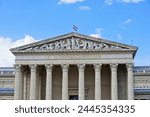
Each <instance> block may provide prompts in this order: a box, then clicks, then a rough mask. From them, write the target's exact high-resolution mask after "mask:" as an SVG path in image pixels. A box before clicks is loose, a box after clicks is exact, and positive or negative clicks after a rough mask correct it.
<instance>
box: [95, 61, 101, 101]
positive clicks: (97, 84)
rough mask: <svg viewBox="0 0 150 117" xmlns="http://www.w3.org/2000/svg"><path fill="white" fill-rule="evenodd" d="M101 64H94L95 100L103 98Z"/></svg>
mask: <svg viewBox="0 0 150 117" xmlns="http://www.w3.org/2000/svg"><path fill="white" fill-rule="evenodd" d="M101 66H102V65H101V64H94V68H95V100H101Z"/></svg>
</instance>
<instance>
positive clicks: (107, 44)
mask: <svg viewBox="0 0 150 117" xmlns="http://www.w3.org/2000/svg"><path fill="white" fill-rule="evenodd" d="M119 50H122V51H123V50H133V51H136V50H137V47H135V46H130V45H125V44H121V43H116V42H112V41H108V40H105V39H101V38H95V37H91V36H87V35H82V34H78V33H69V34H65V35H61V36H57V37H54V38H49V39H46V40H42V41H39V42H36V43H32V44H28V45H24V46H20V47H17V48H12V49H11V51H12V52H13V53H15V52H63V51H65V52H67V51H119Z"/></svg>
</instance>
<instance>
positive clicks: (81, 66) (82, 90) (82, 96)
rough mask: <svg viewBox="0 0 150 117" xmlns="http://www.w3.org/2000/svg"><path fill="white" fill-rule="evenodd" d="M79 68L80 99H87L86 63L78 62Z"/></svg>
mask: <svg viewBox="0 0 150 117" xmlns="http://www.w3.org/2000/svg"><path fill="white" fill-rule="evenodd" d="M77 66H78V70H79V90H78V91H79V100H84V99H85V86H84V68H85V64H78V65H77Z"/></svg>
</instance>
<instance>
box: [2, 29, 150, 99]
mask: <svg viewBox="0 0 150 117" xmlns="http://www.w3.org/2000/svg"><path fill="white" fill-rule="evenodd" d="M10 51H11V52H12V53H13V54H14V55H15V66H14V68H0V99H15V100H28V99H30V100H74V99H79V100H133V99H150V95H149V93H150V90H149V89H150V86H149V84H150V67H148V66H145V67H144V66H143V67H142V66H141V67H134V64H133V63H134V57H135V55H136V52H137V47H135V46H131V45H126V44H121V43H116V42H113V41H108V40H105V39H101V38H95V37H91V36H87V35H83V34H79V33H75V32H72V33H68V34H64V35H60V36H57V37H53V38H49V39H46V40H42V41H39V42H35V43H31V44H28V45H24V46H20V47H16V48H12V49H10ZM6 73H7V74H6ZM141 81H142V82H141ZM143 82H144V83H145V84H144V85H143ZM14 89H15V90H14ZM142 96H143V97H142Z"/></svg>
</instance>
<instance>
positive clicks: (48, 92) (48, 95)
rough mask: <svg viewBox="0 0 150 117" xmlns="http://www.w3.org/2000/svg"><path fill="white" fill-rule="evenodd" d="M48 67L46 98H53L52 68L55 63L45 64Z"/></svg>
mask: <svg viewBox="0 0 150 117" xmlns="http://www.w3.org/2000/svg"><path fill="white" fill-rule="evenodd" d="M45 67H46V100H52V68H53V65H45Z"/></svg>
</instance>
